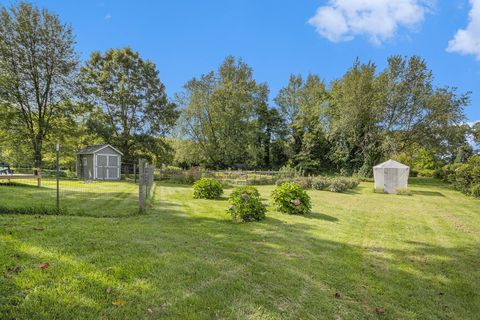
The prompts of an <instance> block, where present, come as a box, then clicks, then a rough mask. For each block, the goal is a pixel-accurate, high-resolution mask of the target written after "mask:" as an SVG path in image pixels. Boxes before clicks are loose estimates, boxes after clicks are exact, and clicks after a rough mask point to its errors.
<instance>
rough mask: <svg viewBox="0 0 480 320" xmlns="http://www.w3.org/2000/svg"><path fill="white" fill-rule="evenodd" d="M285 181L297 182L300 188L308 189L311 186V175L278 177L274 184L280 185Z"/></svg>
mask: <svg viewBox="0 0 480 320" xmlns="http://www.w3.org/2000/svg"><path fill="white" fill-rule="evenodd" d="M285 182H295V183H298V184H299V185H300V187H301V188H302V189H310V188H311V187H312V182H313V178H311V177H297V178H284V179H278V180H277V181H276V183H275V184H276V185H277V186H280V185H282V184H284V183H285Z"/></svg>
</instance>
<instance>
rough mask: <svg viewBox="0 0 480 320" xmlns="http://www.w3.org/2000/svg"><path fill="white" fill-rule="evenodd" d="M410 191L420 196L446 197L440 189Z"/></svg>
mask: <svg viewBox="0 0 480 320" xmlns="http://www.w3.org/2000/svg"><path fill="white" fill-rule="evenodd" d="M409 192H410V193H411V194H412V195H419V196H430V197H445V196H444V195H443V193H441V192H438V191H425V190H410V191H409Z"/></svg>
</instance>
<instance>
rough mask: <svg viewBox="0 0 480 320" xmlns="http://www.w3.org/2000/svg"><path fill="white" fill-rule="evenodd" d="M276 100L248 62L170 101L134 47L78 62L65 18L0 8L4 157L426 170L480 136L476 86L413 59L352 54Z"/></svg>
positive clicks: (0, 155) (0, 157) (225, 66)
mask: <svg viewBox="0 0 480 320" xmlns="http://www.w3.org/2000/svg"><path fill="white" fill-rule="evenodd" d="M286 80H288V81H286V85H285V86H284V87H283V88H282V89H281V90H280V91H279V92H278V93H277V95H276V96H275V97H273V99H272V97H271V96H270V92H269V87H268V84H266V83H259V82H258V81H256V80H255V77H254V73H253V70H252V68H251V67H250V66H248V65H247V64H246V63H245V62H244V61H243V60H242V59H240V58H235V57H233V56H229V57H226V58H225V60H224V61H223V63H222V64H221V65H220V66H219V67H218V69H217V70H212V71H210V72H208V73H205V74H203V75H200V76H198V77H194V78H192V79H191V80H189V81H188V82H187V83H185V85H184V87H183V89H182V91H181V92H179V93H178V94H176V95H175V96H174V97H170V98H169V97H168V96H167V94H166V91H165V86H164V84H163V83H162V82H161V80H160V78H159V72H158V70H157V67H156V66H155V64H154V63H153V62H152V61H150V60H148V59H143V58H142V57H141V56H140V54H139V53H138V52H137V51H135V50H133V49H132V48H130V47H126V48H116V49H113V48H112V49H109V50H107V51H106V52H103V53H102V52H93V53H92V54H91V55H90V57H89V59H87V61H84V62H83V63H82V62H81V61H80V59H79V56H78V53H77V52H76V50H75V38H74V35H73V30H72V28H71V27H70V25H68V24H66V23H64V22H62V21H61V19H60V18H59V17H58V16H57V15H56V14H54V13H52V12H50V11H48V10H46V9H39V8H38V7H36V6H34V5H32V4H30V3H25V2H20V3H17V4H14V5H12V6H10V7H2V8H1V12H0V162H11V163H25V162H26V161H27V160H26V159H28V161H27V162H29V163H31V164H32V165H35V166H36V167H41V166H45V165H49V164H51V163H52V162H53V161H54V147H53V146H54V144H56V143H57V142H58V143H60V144H61V145H62V154H64V155H65V156H64V157H62V161H63V165H66V166H72V167H74V165H75V153H74V152H75V151H76V150H78V149H80V148H82V147H84V146H85V145H89V144H95V143H109V144H112V145H114V146H116V147H117V148H118V149H120V150H121V151H122V152H123V153H124V154H125V157H124V159H125V161H134V160H135V159H138V158H140V157H142V158H148V159H151V160H152V161H155V162H156V163H157V164H164V165H168V164H173V165H176V166H181V167H185V168H187V167H191V166H204V167H207V168H219V169H220V168H221V169H225V168H245V169H279V168H281V167H284V166H289V167H294V168H297V169H299V170H302V171H303V172H304V173H307V174H309V173H318V172H342V173H346V174H350V173H358V174H360V175H370V174H371V167H372V166H373V165H374V164H376V163H378V162H379V161H381V160H385V159H387V158H396V159H398V160H400V161H403V162H406V163H408V164H410V165H412V166H414V167H417V168H419V169H421V170H433V169H435V168H436V167H438V166H440V165H442V164H445V163H452V162H463V161H465V159H467V158H468V157H469V155H471V154H473V150H472V147H471V145H470V143H469V141H468V139H476V141H477V143H479V142H480V141H479V140H480V124H476V125H473V126H469V125H467V124H465V123H466V119H465V114H464V108H465V107H466V106H468V105H469V103H470V94H469V93H461V92H458V90H457V89H456V88H455V87H448V86H443V87H442V86H437V85H435V83H434V76H433V73H432V71H431V70H430V69H429V68H428V66H427V63H426V61H425V60H424V59H422V58H420V57H418V56H412V57H403V56H392V57H390V58H388V63H387V67H386V68H385V69H383V70H379V69H378V68H377V66H376V65H375V64H374V63H372V62H368V63H362V62H361V61H360V60H356V61H354V62H353V64H352V66H351V68H350V69H349V70H347V71H346V72H345V74H344V75H343V76H342V77H340V78H338V79H335V80H333V81H331V82H329V83H327V82H325V81H324V80H323V79H322V78H321V75H316V74H309V75H307V76H305V77H304V76H302V75H291V76H290V79H286Z"/></svg>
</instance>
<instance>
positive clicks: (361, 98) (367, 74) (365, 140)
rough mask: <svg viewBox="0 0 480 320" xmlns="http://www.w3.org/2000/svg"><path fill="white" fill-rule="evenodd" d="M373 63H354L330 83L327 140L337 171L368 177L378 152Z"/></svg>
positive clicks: (377, 93) (377, 94) (377, 95)
mask: <svg viewBox="0 0 480 320" xmlns="http://www.w3.org/2000/svg"><path fill="white" fill-rule="evenodd" d="M375 70H376V66H375V65H374V64H373V63H368V64H361V63H360V62H359V61H358V60H357V61H356V62H355V64H354V65H353V67H352V68H351V69H350V70H349V71H348V72H347V73H346V74H345V75H344V76H343V78H341V79H339V80H336V81H334V82H333V83H332V88H331V92H330V106H329V116H330V117H329V120H330V132H329V140H330V141H331V143H332V150H331V156H332V159H333V160H334V161H335V163H336V164H337V166H338V168H340V169H345V170H347V171H349V172H352V171H354V172H360V174H362V175H369V174H370V173H371V170H372V166H373V165H374V164H375V163H376V162H378V160H379V159H380V158H381V156H382V153H381V150H380V137H379V131H378V127H377V123H378V121H379V119H381V116H382V107H383V104H382V100H381V93H382V92H381V90H380V88H379V83H378V82H377V81H376V76H375Z"/></svg>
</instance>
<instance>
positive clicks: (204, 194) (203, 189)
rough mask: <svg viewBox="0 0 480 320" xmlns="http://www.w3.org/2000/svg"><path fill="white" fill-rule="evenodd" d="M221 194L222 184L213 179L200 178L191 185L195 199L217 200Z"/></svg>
mask: <svg viewBox="0 0 480 320" xmlns="http://www.w3.org/2000/svg"><path fill="white" fill-rule="evenodd" d="M222 194H223V187H222V184H221V183H220V182H218V181H217V180H215V179H213V178H201V179H200V180H197V181H195V183H194V184H193V197H194V198H195V199H218V198H220V197H221V196H222Z"/></svg>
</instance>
